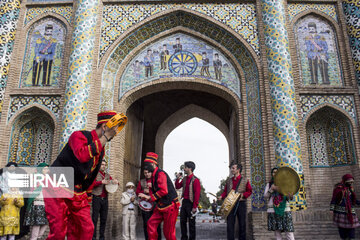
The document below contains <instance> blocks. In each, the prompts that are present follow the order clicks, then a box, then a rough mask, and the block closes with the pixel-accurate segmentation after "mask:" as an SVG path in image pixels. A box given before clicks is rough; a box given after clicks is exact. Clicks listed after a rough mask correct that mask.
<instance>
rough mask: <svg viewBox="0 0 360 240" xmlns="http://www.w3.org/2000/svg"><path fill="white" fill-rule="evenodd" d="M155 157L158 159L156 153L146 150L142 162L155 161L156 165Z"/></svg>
mask: <svg viewBox="0 0 360 240" xmlns="http://www.w3.org/2000/svg"><path fill="white" fill-rule="evenodd" d="M157 159H158V155H157V154H156V153H153V152H148V153H146V157H145V160H144V162H149V163H155V164H156V165H158V163H157Z"/></svg>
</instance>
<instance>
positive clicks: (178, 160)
mask: <svg viewBox="0 0 360 240" xmlns="http://www.w3.org/2000/svg"><path fill="white" fill-rule="evenodd" d="M185 161H193V162H194V163H195V164H196V168H195V171H194V174H195V176H197V177H198V178H199V179H200V181H201V182H202V184H203V186H204V188H205V191H206V192H211V193H213V194H216V192H217V191H219V186H220V180H221V179H224V178H226V177H227V176H228V175H229V167H228V166H229V146H228V143H227V141H226V138H225V136H224V135H223V134H222V133H221V132H220V131H219V130H218V129H217V128H215V127H214V126H213V125H211V124H209V123H208V122H206V121H203V120H201V119H199V118H192V119H190V120H188V121H186V122H184V123H183V124H181V125H179V126H178V127H177V128H175V129H174V130H173V131H172V132H171V133H170V134H169V136H168V137H167V138H166V140H165V144H164V166H163V169H164V170H165V171H166V172H167V173H168V174H169V176H170V178H172V179H175V175H174V174H175V172H179V171H180V166H181V165H182V164H184V162H185ZM207 196H208V197H209V198H210V201H212V199H214V197H213V196H211V195H209V194H208V195H207Z"/></svg>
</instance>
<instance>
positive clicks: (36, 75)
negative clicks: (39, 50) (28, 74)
mask: <svg viewBox="0 0 360 240" xmlns="http://www.w3.org/2000/svg"><path fill="white" fill-rule="evenodd" d="M52 63H53V60H49V61H45V60H44V61H40V62H37V61H34V62H33V77H32V85H33V86H39V79H40V72H41V70H42V71H43V77H42V84H43V85H44V86H50V76H51V67H52Z"/></svg>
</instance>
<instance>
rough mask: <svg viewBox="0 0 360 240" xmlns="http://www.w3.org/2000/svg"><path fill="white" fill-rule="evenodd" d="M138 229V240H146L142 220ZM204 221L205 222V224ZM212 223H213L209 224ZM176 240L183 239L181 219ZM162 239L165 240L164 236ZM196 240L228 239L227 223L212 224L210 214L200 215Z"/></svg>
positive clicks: (222, 221) (178, 221) (221, 221)
mask: <svg viewBox="0 0 360 240" xmlns="http://www.w3.org/2000/svg"><path fill="white" fill-rule="evenodd" d="M138 221H139V222H138V224H137V228H136V238H137V240H144V239H145V238H144V232H143V228H142V227H143V226H142V219H141V218H139V220H138ZM203 221H204V222H203ZM209 221H211V222H209ZM176 238H177V239H181V232H180V218H179V217H178V219H177V221H176ZM162 239H165V238H164V236H163V238H162ZM196 239H201V240H211V239H216V240H225V239H226V223H225V221H224V220H220V222H216V223H214V222H212V216H209V215H208V214H199V215H198V216H197V217H196Z"/></svg>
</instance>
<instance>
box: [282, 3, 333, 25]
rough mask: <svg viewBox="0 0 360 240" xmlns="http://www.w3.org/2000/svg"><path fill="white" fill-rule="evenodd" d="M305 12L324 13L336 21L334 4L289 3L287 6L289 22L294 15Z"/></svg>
mask: <svg viewBox="0 0 360 240" xmlns="http://www.w3.org/2000/svg"><path fill="white" fill-rule="evenodd" d="M306 10H317V11H319V12H322V13H325V14H326V15H329V16H330V17H332V18H333V19H334V20H335V21H337V20H338V19H337V13H336V6H335V5H334V4H313V3H311V4H310V3H289V4H288V16H289V22H291V21H292V20H293V19H294V17H296V15H298V14H299V13H301V12H304V11H306Z"/></svg>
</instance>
